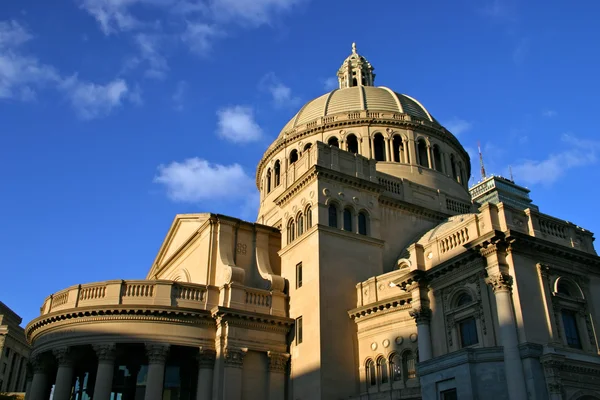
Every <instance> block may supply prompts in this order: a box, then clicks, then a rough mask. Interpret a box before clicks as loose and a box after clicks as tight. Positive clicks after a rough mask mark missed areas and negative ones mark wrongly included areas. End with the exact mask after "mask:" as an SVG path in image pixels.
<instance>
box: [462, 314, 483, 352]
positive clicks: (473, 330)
mask: <svg viewBox="0 0 600 400" xmlns="http://www.w3.org/2000/svg"><path fill="white" fill-rule="evenodd" d="M459 327H460V343H461V345H462V347H468V346H472V345H474V344H477V343H479V339H478V338H477V324H476V322H475V318H469V319H466V320H464V321H462V322H461V323H460V324H459Z"/></svg>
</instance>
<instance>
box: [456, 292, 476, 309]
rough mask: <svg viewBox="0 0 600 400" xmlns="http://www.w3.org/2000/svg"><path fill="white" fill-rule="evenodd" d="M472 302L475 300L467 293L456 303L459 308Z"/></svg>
mask: <svg viewBox="0 0 600 400" xmlns="http://www.w3.org/2000/svg"><path fill="white" fill-rule="evenodd" d="M472 301H473V299H472V298H471V296H469V295H468V294H466V293H463V294H461V295H460V297H459V298H458V300H457V301H456V306H457V307H460V306H464V305H465V304H469V303H471V302H472Z"/></svg>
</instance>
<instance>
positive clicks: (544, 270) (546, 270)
mask: <svg viewBox="0 0 600 400" xmlns="http://www.w3.org/2000/svg"><path fill="white" fill-rule="evenodd" d="M537 269H538V273H539V274H540V276H541V277H542V278H548V277H549V276H550V266H549V265H547V264H542V263H537Z"/></svg>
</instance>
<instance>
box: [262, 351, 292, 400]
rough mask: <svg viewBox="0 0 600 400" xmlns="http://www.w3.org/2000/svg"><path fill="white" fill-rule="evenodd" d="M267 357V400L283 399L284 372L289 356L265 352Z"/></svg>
mask: <svg viewBox="0 0 600 400" xmlns="http://www.w3.org/2000/svg"><path fill="white" fill-rule="evenodd" d="M267 355H268V356H269V400H284V399H285V370H286V368H287V364H288V360H289V359H290V355H289V354H288V353H277V352H274V351H269V352H267Z"/></svg>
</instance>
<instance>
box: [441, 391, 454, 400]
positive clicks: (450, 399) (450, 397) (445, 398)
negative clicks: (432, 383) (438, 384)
mask: <svg viewBox="0 0 600 400" xmlns="http://www.w3.org/2000/svg"><path fill="white" fill-rule="evenodd" d="M440 399H441V400H458V394H457V393H456V389H447V390H444V391H442V392H440Z"/></svg>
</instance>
